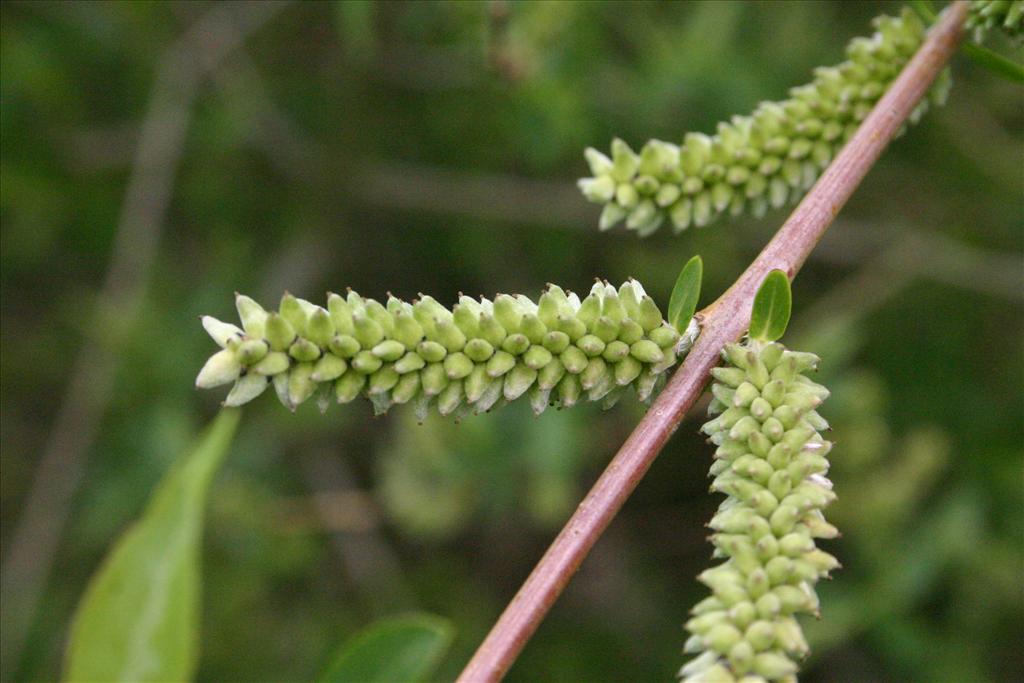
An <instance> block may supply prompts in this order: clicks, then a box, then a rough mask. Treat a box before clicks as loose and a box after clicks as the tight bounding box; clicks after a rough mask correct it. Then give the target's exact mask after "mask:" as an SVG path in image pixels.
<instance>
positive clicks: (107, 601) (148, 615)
mask: <svg viewBox="0 0 1024 683" xmlns="http://www.w3.org/2000/svg"><path fill="white" fill-rule="evenodd" d="M240 416H241V412H240V411H239V410H237V409H230V408H226V409H223V410H222V411H221V412H220V414H219V415H218V416H217V418H216V419H215V420H214V421H213V423H212V424H211V425H210V427H208V428H207V429H206V431H205V432H204V433H203V434H201V435H200V436H199V438H198V439H197V440H196V442H195V445H194V447H193V448H192V450H191V452H190V453H188V454H187V456H186V457H184V458H182V459H181V460H179V461H178V462H177V463H176V464H175V465H174V467H173V468H172V469H171V470H170V471H169V472H168V473H167V474H166V475H165V476H164V478H163V480H162V481H161V482H160V484H159V486H158V487H157V489H156V491H155V492H154V493H153V495H152V497H151V498H150V502H149V503H148V505H147V507H146V510H145V512H144V513H143V515H142V518H141V519H140V520H139V521H138V522H136V523H135V524H134V525H132V526H131V527H130V528H129V529H128V530H127V531H126V532H125V533H124V534H123V535H122V536H121V538H120V539H119V540H118V541H117V543H116V544H115V545H114V547H113V549H112V550H111V551H110V553H109V554H108V555H107V557H106V559H105V560H104V561H103V564H102V565H101V566H100V568H99V570H98V571H97V572H96V574H95V575H94V576H93V577H92V580H91V581H90V583H89V586H88V588H87V589H86V592H85V595H84V596H83V598H82V601H81V602H80V603H79V605H78V610H77V612H76V614H75V617H74V621H73V622H72V625H71V637H70V642H69V644H68V649H67V660H66V666H65V671H64V680H66V681H133V683H134V682H138V681H185V680H188V679H189V678H190V677H191V676H192V673H193V671H194V669H195V663H196V656H197V653H198V641H199V637H198V635H199V607H200V605H199V594H200V563H199V553H200V539H201V536H202V529H203V512H204V509H205V507H206V493H207V490H208V489H209V484H210V480H211V479H212V478H213V475H214V473H215V472H216V471H217V468H218V466H219V465H220V463H221V461H222V460H223V459H224V455H225V454H226V453H227V451H228V446H230V444H231V440H232V438H233V437H234V435H235V431H236V428H237V427H238V421H239V417H240Z"/></svg>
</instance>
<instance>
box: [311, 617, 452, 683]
mask: <svg viewBox="0 0 1024 683" xmlns="http://www.w3.org/2000/svg"><path fill="white" fill-rule="evenodd" d="M451 641H452V627H451V624H450V623H449V622H448V620H447V619H442V618H441V617H436V616H433V615H430V614H410V615H407V616H403V617H395V618H392V619H382V620H380V621H377V622H374V623H373V624H371V625H370V626H368V627H367V628H366V629H364V630H363V631H361V632H360V633H358V634H356V635H355V636H353V637H352V638H350V639H349V640H347V641H345V642H344V643H343V644H342V646H341V649H340V651H339V652H338V654H337V655H336V656H335V658H334V661H333V662H332V663H331V665H330V666H329V667H328V668H327V672H326V673H325V674H324V675H323V676H321V678H320V680H321V682H322V683H415V682H416V681H422V680H425V679H426V678H427V677H428V676H429V675H430V674H431V673H432V672H433V671H434V669H435V668H437V665H438V664H439V663H440V662H441V658H442V657H443V656H444V654H445V652H447V651H448V647H449V645H451Z"/></svg>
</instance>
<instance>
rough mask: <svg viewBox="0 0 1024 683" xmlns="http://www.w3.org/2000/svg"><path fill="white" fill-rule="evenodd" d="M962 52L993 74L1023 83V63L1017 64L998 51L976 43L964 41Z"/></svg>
mask: <svg viewBox="0 0 1024 683" xmlns="http://www.w3.org/2000/svg"><path fill="white" fill-rule="evenodd" d="M964 54H965V55H967V56H968V57H970V58H971V59H973V60H974V61H975V62H976V63H977V64H980V65H981V66H983V67H984V68H986V69H988V70H989V71H991V72H992V73H994V74H997V75H999V76H1002V77H1003V78H1005V79H1007V80H1009V81H1013V82H1014V83H1024V65H1020V64H1017V63H1016V62H1014V61H1013V60H1011V59H1009V58H1007V57H1004V56H1003V55H1001V54H999V53H998V52H994V51H992V50H990V49H988V48H987V47H984V46H982V45H978V44H977V43H964Z"/></svg>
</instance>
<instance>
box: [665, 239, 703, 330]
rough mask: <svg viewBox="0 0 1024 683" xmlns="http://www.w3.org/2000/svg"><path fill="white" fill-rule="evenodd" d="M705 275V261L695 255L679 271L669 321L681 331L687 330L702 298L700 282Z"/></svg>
mask: <svg viewBox="0 0 1024 683" xmlns="http://www.w3.org/2000/svg"><path fill="white" fill-rule="evenodd" d="M703 277H704V261H703V260H702V259H701V257H700V256H694V257H693V258H691V259H690V260H689V261H687V262H686V265H685V266H683V269H682V270H681V271H679V277H678V278H676V284H675V287H673V288H672V297H671V298H670V299H669V300H668V321H669V323H670V324H671V325H672V326H673V327H675V328H676V330H678V331H679V332H680V334H681V333H683V332H685V331H686V326H687V325H689V324H690V318H692V317H693V314H694V312H695V311H696V310H697V301H698V300H699V299H700V284H701V280H702V279H703Z"/></svg>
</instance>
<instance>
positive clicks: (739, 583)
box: [679, 340, 839, 683]
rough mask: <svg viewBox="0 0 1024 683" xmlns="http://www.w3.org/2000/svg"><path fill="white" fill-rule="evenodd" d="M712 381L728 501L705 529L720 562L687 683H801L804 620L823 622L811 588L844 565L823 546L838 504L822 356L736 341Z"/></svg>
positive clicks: (695, 632) (704, 604)
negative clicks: (815, 376) (815, 374)
mask: <svg viewBox="0 0 1024 683" xmlns="http://www.w3.org/2000/svg"><path fill="white" fill-rule="evenodd" d="M722 355H723V357H724V359H725V366H724V367H720V368H715V369H714V370H712V374H713V376H714V378H715V382H714V384H713V385H712V389H711V391H712V393H713V395H714V399H713V400H712V402H711V406H710V408H709V412H710V413H711V414H712V415H715V417H714V419H712V420H711V421H710V422H708V423H707V424H705V425H704V427H703V431H704V432H705V433H707V434H708V436H709V437H710V440H711V442H712V443H714V444H715V445H716V446H717V447H718V448H717V450H716V451H715V462H714V464H713V465H712V466H711V475H712V476H713V477H714V482H713V483H712V485H711V490H712V491H716V492H720V493H724V494H726V496H727V497H726V499H725V500H724V501H723V502H722V504H721V505H720V506H719V508H718V512H717V513H716V514H715V516H714V517H713V518H712V519H711V522H710V524H709V525H708V526H709V527H710V528H711V529H712V530H713V532H714V533H713V534H712V536H711V539H710V540H711V542H712V543H713V544H714V546H715V551H714V557H719V558H724V560H725V561H724V562H723V563H722V564H720V565H718V566H717V567H714V568H712V569H709V570H707V571H705V572H703V573H702V574H700V575H699V577H698V579H699V580H700V581H701V582H702V583H704V584H705V585H707V586H708V587H709V588H710V589H711V592H712V595H711V596H710V597H708V598H706V599H705V600H703V601H701V602H700V603H698V604H697V606H696V607H694V608H693V610H692V614H693V617H692V618H691V619H690V620H689V621H687V622H686V628H687V630H688V631H689V632H690V633H691V634H692V635H691V636H690V638H689V640H687V641H686V646H685V648H684V651H685V652H686V653H689V654H694V655H696V657H695V658H694V659H692V660H691V661H690V662H689V663H687V664H686V665H684V666H683V667H682V669H681V670H680V672H679V675H680V677H681V678H682V679H683V681H685V682H690V683H697V682H698V681H699V682H700V683H715V682H720V681H743V682H744V683H755V682H757V681H795V680H796V672H797V668H798V666H797V662H798V661H799V660H800V659H801V658H803V657H804V656H805V655H806V654H807V652H808V647H807V641H806V640H805V639H804V635H803V631H802V629H801V628H800V624H799V623H798V622H797V620H796V615H798V614H817V612H818V597H817V595H816V593H815V592H814V585H815V583H816V582H817V581H818V579H819V578H821V577H825V576H827V575H828V573H829V572H830V571H831V570H833V569H835V568H837V567H838V566H839V563H838V562H837V561H836V558H834V557H833V556H832V555H830V554H828V553H826V552H824V551H822V550H819V549H817V547H816V546H815V539H817V538H835V537H836V536H837V535H838V532H837V531H836V528H835V527H833V526H832V525H831V524H829V523H828V522H826V521H825V517H824V515H823V514H822V509H823V508H824V507H825V506H826V505H828V504H829V503H830V502H831V501H832V500H833V499H834V498H835V494H833V492H832V483H831V482H830V481H829V480H828V479H827V478H826V474H827V472H828V468H829V463H828V460H827V458H826V456H827V455H828V453H829V450H830V449H831V446H832V444H830V443H829V442H828V441H826V440H825V439H823V438H822V436H821V431H823V430H825V429H827V428H828V423H827V422H826V421H825V420H824V418H822V417H821V415H819V414H818V412H817V408H818V406H819V405H820V404H821V402H822V401H824V400H825V398H826V397H827V396H828V390H827V389H825V388H824V387H823V386H821V385H820V384H816V383H815V382H813V381H812V380H810V379H809V378H808V377H807V376H806V375H805V374H804V373H805V372H807V371H808V370H813V369H815V368H816V367H817V364H818V357H817V356H815V355H813V354H810V353H799V352H795V351H790V350H788V349H786V348H785V347H784V346H782V345H781V344H779V343H777V342H763V341H757V340H752V341H748V342H746V343H744V344H729V345H727V346H726V347H725V349H724V350H723V353H722Z"/></svg>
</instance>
